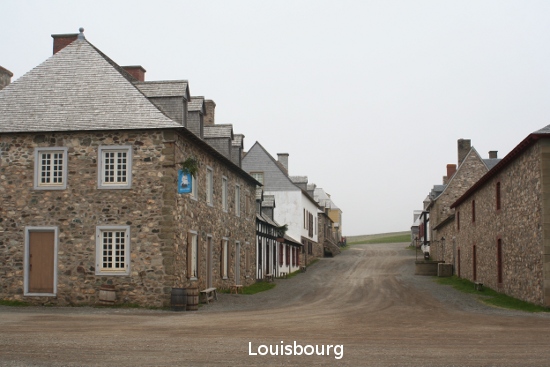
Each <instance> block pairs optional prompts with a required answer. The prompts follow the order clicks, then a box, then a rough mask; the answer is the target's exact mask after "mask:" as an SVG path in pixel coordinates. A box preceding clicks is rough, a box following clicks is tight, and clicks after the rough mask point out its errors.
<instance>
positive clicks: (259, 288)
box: [243, 282, 275, 294]
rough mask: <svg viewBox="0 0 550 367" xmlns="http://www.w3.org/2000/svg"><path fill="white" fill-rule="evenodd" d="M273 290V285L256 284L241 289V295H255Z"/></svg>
mask: <svg viewBox="0 0 550 367" xmlns="http://www.w3.org/2000/svg"><path fill="white" fill-rule="evenodd" d="M273 288H275V283H268V282H257V283H254V284H252V285H249V286H247V287H243V294H256V293H260V292H265V291H268V290H270V289H273Z"/></svg>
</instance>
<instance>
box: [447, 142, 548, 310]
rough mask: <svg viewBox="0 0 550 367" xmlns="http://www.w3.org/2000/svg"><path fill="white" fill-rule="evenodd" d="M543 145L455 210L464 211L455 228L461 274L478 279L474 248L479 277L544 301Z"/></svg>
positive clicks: (532, 299)
mask: <svg viewBox="0 0 550 367" xmlns="http://www.w3.org/2000/svg"><path fill="white" fill-rule="evenodd" d="M544 144H547V143H546V142H545V141H541V142H539V143H537V144H535V145H533V146H531V147H530V148H528V149H527V150H526V151H525V152H524V153H523V154H521V155H520V156H519V157H518V158H517V159H515V160H514V161H513V162H511V163H510V164H509V165H508V166H507V167H506V168H504V169H503V170H502V171H501V172H498V173H497V175H496V176H495V177H493V178H492V179H490V180H489V181H488V182H487V183H486V184H485V185H483V186H482V187H481V188H480V189H478V190H477V191H476V192H475V193H474V194H473V195H472V196H470V197H469V198H468V199H467V200H466V201H464V202H463V203H461V204H460V205H459V206H458V207H457V208H456V213H457V215H458V213H460V229H459V230H458V231H457V232H456V247H457V253H458V250H460V259H458V258H457V259H456V261H457V267H460V275H461V277H464V278H467V279H470V280H474V257H473V249H474V246H475V249H476V250H475V251H476V256H475V263H476V264H475V265H476V270H475V273H476V276H475V279H476V280H477V281H480V282H482V283H484V284H485V285H487V286H488V287H490V288H493V289H495V290H498V291H501V292H504V293H506V294H508V295H510V296H512V297H515V298H519V299H522V300H525V301H528V302H532V303H536V304H544V303H545V302H544V292H543V286H544V282H543V257H542V253H543V231H542V226H543V221H542V218H543V206H542V202H543V201H542V200H543V197H542V180H541V167H542V166H543V164H542V163H541V150H542V149H543V145H544ZM544 148H545V149H548V147H544ZM544 164H548V163H547V162H545V163H544ZM497 182H500V187H501V209H500V210H497V208H496V185H497ZM474 200H475V221H474V220H473V209H472V202H473V201H474ZM455 225H456V223H455ZM499 240H500V241H501V246H502V282H498V266H497V264H498V261H497V244H498V241H499ZM546 303H548V302H546Z"/></svg>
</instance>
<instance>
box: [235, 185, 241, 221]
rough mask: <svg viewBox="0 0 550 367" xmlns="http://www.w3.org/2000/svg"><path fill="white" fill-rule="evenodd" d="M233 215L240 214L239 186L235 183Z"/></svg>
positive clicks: (238, 215)
mask: <svg viewBox="0 0 550 367" xmlns="http://www.w3.org/2000/svg"><path fill="white" fill-rule="evenodd" d="M235 215H236V216H237V217H240V216H241V186H240V185H235Z"/></svg>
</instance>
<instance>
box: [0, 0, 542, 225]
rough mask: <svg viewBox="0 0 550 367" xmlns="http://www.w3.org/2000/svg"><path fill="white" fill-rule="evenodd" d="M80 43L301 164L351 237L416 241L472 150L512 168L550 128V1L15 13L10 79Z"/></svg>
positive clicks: (26, 4) (293, 0)
mask: <svg viewBox="0 0 550 367" xmlns="http://www.w3.org/2000/svg"><path fill="white" fill-rule="evenodd" d="M79 27H84V28H85V36H86V39H87V40H88V41H89V42H91V43H92V44H93V45H94V46H96V47H97V48H99V49H100V50H101V51H103V52H104V53H105V54H106V55H108V56H109V57H110V58H111V59H113V60H114V61H115V62H116V63H118V64H119V65H142V66H143V67H144V68H145V69H146V70H147V74H146V80H150V81H151V80H174V79H185V80H188V81H189V86H190V91H191V94H192V95H196V96H205V97H206V98H208V99H213V100H214V101H215V102H216V104H217V107H216V122H217V123H224V124H226V123H230V124H233V129H234V131H235V133H242V134H244V135H245V140H244V144H245V149H249V148H250V147H251V146H252V145H253V144H254V142H256V141H259V142H260V143H261V144H262V145H263V146H264V147H265V148H266V149H267V150H268V151H269V152H270V153H271V155H273V156H274V157H275V158H276V157H277V153H283V152H284V153H289V154H290V156H289V171H290V175H293V176H308V178H309V182H310V183H315V184H317V187H321V188H323V189H324V190H325V191H326V192H327V193H329V194H330V195H331V196H332V198H333V201H334V203H335V204H336V205H337V206H338V207H339V208H340V209H341V210H342V211H343V222H342V227H343V231H344V234H345V235H359V234H373V233H383V232H395V231H403V230H409V229H410V226H411V224H412V220H413V210H415V209H422V201H423V200H424V198H425V197H426V195H427V194H428V193H429V191H430V189H431V187H432V186H433V185H434V184H441V180H442V176H443V175H445V173H446V165H447V164H448V163H456V161H457V145H456V143H457V140H458V139H460V138H464V139H471V140H472V145H473V146H474V147H475V148H476V150H477V151H478V152H479V153H480V154H481V156H482V157H484V158H487V157H488V151H489V150H497V151H498V152H499V153H498V154H499V158H502V157H504V156H505V155H506V154H508V153H509V152H510V150H512V149H513V148H514V147H515V146H516V145H517V144H518V143H519V142H520V141H521V140H523V139H524V138H525V137H526V136H527V135H529V134H530V133H531V132H533V131H535V130H538V129H540V128H542V127H544V126H546V125H548V124H550V1H525V0H521V1H503V0H498V1H478V0H476V1H464V0H461V1H442V0H433V1H412V0H406V1H387V0H384V1H382V0H380V1H368V0H357V1H346V0H337V1H336V0H335V1H323V0H314V1H300V0H279V1H269V2H268V1H257V0H251V1H240V0H234V1H227V0H220V1H182V0H178V1H162V0H160V1H138V0H132V1H112V0H110V1H98V0H95V1H51V0H50V1H38V0H37V1H25V0H3V1H2V21H1V22H0V56H1V57H0V66H3V67H4V68H6V69H8V70H10V71H12V72H13V74H14V77H13V78H12V80H16V79H18V78H19V77H21V76H22V75H23V74H24V73H26V72H27V71H29V70H30V69H32V68H34V67H35V66H37V65H38V64H40V63H41V62H43V61H44V60H46V59H47V58H48V57H50V56H51V53H52V38H51V37H50V35H51V34H59V33H77V32H78V28H79Z"/></svg>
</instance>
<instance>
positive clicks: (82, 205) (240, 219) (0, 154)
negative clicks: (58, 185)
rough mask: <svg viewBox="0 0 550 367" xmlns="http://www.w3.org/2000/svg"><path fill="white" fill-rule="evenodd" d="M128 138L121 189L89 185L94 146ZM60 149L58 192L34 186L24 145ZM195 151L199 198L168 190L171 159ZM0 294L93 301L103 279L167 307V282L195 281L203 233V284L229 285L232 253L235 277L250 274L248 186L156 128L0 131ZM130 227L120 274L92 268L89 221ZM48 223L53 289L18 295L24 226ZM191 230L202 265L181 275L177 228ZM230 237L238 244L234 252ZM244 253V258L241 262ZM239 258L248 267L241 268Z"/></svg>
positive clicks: (247, 278) (129, 296) (134, 298)
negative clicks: (210, 177)
mask: <svg viewBox="0 0 550 367" xmlns="http://www.w3.org/2000/svg"><path fill="white" fill-rule="evenodd" d="M104 145H109V146H111V145H131V146H132V156H133V166H132V187H131V189H127V190H124V189H118V190H109V189H98V188H97V185H98V168H97V166H98V163H97V159H98V147H99V146H104ZM35 147H67V148H68V185H67V188H66V189H65V190H34V189H33V187H34V186H33V176H34V148H35ZM188 156H194V157H196V158H198V159H199V162H200V170H199V175H198V182H199V185H198V188H199V198H198V200H194V199H192V198H191V197H190V195H179V194H177V170H178V166H177V164H176V163H177V162H181V161H183V160H184V159H185V158H186V157H188ZM206 165H208V166H210V167H212V168H213V171H214V205H213V206H209V205H207V204H206V203H205V196H206V193H205V187H204V183H205V182H206V179H205V166H206ZM222 175H223V176H225V177H227V178H228V181H229V185H228V187H229V193H228V199H229V204H230V205H229V211H228V212H223V211H222V210H221V180H222ZM0 179H1V180H2V185H1V186H0V198H1V204H0V235H1V236H0V277H1V278H2V282H1V287H0V298H2V299H14V300H24V301H27V302H31V303H35V304H45V303H47V304H55V305H77V304H95V303H97V301H98V292H99V288H100V287H101V285H103V284H112V285H114V286H115V288H116V295H117V300H116V303H124V302H126V303H136V304H140V305H144V306H155V307H161V306H167V305H168V304H169V302H170V292H171V288H172V287H173V286H183V287H189V286H197V287H199V288H201V289H203V288H204V286H205V277H206V275H205V274H206V242H207V241H206V239H207V237H208V236H211V238H212V241H213V269H214V271H213V273H214V274H213V282H214V284H213V285H214V286H216V287H225V286H228V285H229V284H234V283H235V277H234V272H235V267H234V264H235V258H236V257H237V256H239V258H240V259H241V262H240V263H241V268H240V274H241V280H240V282H241V283H242V284H250V283H252V282H253V281H254V278H255V277H254V274H255V261H254V258H255V246H254V243H255V212H254V209H255V207H254V195H253V193H254V189H255V187H254V185H253V184H251V183H250V179H248V180H247V178H246V176H245V175H243V173H242V171H239V170H238V169H237V170H236V169H235V166H233V165H231V164H228V163H227V162H225V161H224V160H223V159H220V158H219V155H217V153H215V152H213V150H212V149H211V148H208V147H207V145H206V144H204V143H201V142H197V141H196V138H193V139H191V138H190V137H189V136H185V134H180V133H177V132H175V131H172V130H166V131H164V132H163V131H154V130H147V131H120V132H117V131H108V132H66V133H45V134H44V133H41V134H3V135H2V136H0ZM236 184H239V185H240V187H241V203H240V204H241V216H237V215H236V214H235V185H236ZM100 225H125V226H126V225H127V226H129V227H130V249H131V260H130V274H129V275H127V276H126V275H124V276H122V275H121V276H105V275H96V271H95V266H96V260H95V252H96V227H97V226H100ZM28 226H49V227H57V228H58V233H59V241H58V251H57V260H58V266H57V295H56V296H55V297H25V296H24V295H23V289H24V282H25V279H24V267H25V266H26V264H25V247H24V243H25V227H28ZM189 230H196V231H197V232H198V233H199V237H200V242H199V243H200V246H201V249H200V250H199V253H200V254H201V255H202V256H201V257H200V261H201V266H200V269H202V270H203V273H201V274H200V275H199V280H198V281H196V282H194V283H193V284H192V283H191V282H190V281H189V280H188V279H187V276H186V254H187V253H186V250H187V233H188V232H189ZM222 237H227V238H229V239H230V266H229V279H227V280H222V279H220V278H219V270H218V269H220V258H221V256H220V251H219V250H220V248H221V246H220V241H221V238H222ZM236 241H240V243H241V251H240V253H239V254H237V253H235V243H236ZM246 255H248V256H249V257H250V258H251V259H250V261H246ZM247 265H248V267H247Z"/></svg>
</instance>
